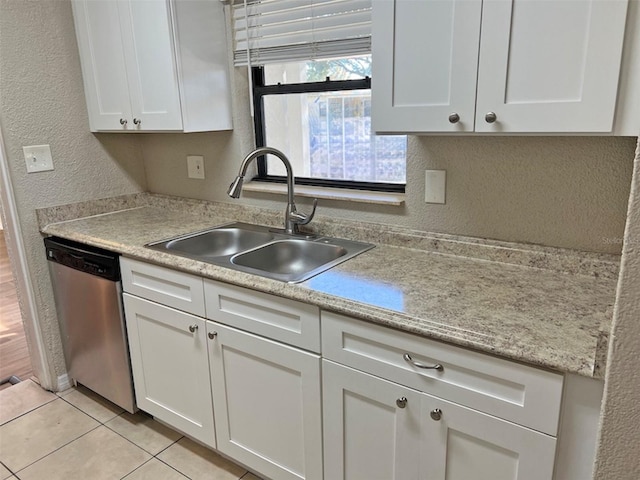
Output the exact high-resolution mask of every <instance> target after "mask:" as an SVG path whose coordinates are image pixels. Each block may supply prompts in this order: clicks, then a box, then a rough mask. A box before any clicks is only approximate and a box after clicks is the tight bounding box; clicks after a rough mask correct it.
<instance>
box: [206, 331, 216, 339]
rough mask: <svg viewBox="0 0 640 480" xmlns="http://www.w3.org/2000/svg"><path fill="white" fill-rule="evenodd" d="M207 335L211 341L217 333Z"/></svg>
mask: <svg viewBox="0 0 640 480" xmlns="http://www.w3.org/2000/svg"><path fill="white" fill-rule="evenodd" d="M207 335H208V336H209V339H210V340H213V339H214V338H216V337H217V336H218V332H209V333H208V334H207Z"/></svg>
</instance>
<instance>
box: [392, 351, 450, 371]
mask: <svg viewBox="0 0 640 480" xmlns="http://www.w3.org/2000/svg"><path fill="white" fill-rule="evenodd" d="M402 358H404V360H405V362H409V363H410V364H411V365H413V366H414V367H417V368H424V369H425V370H437V371H439V372H443V371H444V367H443V366H442V365H440V364H439V363H436V364H435V365H425V364H423V363H420V362H416V361H415V360H414V359H413V358H411V355H409V354H408V353H405V354H404V355H403V356H402Z"/></svg>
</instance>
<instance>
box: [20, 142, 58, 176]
mask: <svg viewBox="0 0 640 480" xmlns="http://www.w3.org/2000/svg"><path fill="white" fill-rule="evenodd" d="M22 152H23V153H24V161H25V163H26V165H27V173H34V172H45V171H47V170H53V158H52V157H51V148H49V145H31V146H29V147H22Z"/></svg>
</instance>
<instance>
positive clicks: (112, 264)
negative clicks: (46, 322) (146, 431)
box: [44, 237, 136, 413]
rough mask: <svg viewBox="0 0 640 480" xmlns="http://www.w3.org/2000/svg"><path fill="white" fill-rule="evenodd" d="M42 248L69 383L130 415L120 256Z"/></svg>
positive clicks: (73, 246)
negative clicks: (45, 259)
mask: <svg viewBox="0 0 640 480" xmlns="http://www.w3.org/2000/svg"><path fill="white" fill-rule="evenodd" d="M44 244H45V249H46V253H47V260H49V273H50V275H51V283H52V285H53V293H54V297H55V303H56V310H57V312H58V320H59V323H60V332H61V336H62V346H63V349H64V356H65V360H66V363H67V369H68V371H69V375H70V377H71V378H72V380H73V381H75V382H76V383H80V384H82V385H84V386H85V387H87V388H89V389H91V390H93V391H94V392H96V393H97V394H99V395H101V396H103V397H104V398H106V399H108V400H110V401H111V402H113V403H115V404H116V405H119V406H120V407H122V408H124V409H125V410H127V411H128V412H131V413H133V412H134V411H135V410H136V405H135V396H134V392H133V381H132V377H131V364H130V361H129V348H128V344H127V335H126V325H125V321H124V313H123V309H122V282H121V281H120V265H119V262H118V254H116V253H113V252H109V251H107V250H102V249H100V248H95V247H90V246H87V245H84V244H81V243H78V242H74V241H71V240H66V239H61V238H56V237H51V238H45V240H44Z"/></svg>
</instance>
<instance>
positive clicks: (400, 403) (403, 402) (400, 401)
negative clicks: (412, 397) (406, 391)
mask: <svg viewBox="0 0 640 480" xmlns="http://www.w3.org/2000/svg"><path fill="white" fill-rule="evenodd" d="M396 405H397V406H398V407H399V408H404V407H406V406H407V397H400V398H399V399H397V400H396Z"/></svg>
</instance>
